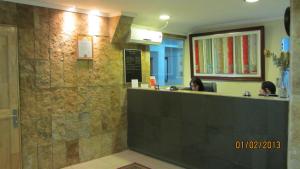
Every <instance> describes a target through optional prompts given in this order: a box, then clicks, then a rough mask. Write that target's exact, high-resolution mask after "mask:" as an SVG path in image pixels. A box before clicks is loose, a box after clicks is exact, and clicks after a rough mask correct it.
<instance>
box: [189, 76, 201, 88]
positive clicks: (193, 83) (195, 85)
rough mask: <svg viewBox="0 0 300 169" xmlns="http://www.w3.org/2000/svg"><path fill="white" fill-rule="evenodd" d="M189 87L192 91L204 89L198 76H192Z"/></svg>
mask: <svg viewBox="0 0 300 169" xmlns="http://www.w3.org/2000/svg"><path fill="white" fill-rule="evenodd" d="M190 88H191V90H193V91H204V85H203V83H202V81H201V79H200V78H199V77H193V78H192V80H191V82H190Z"/></svg>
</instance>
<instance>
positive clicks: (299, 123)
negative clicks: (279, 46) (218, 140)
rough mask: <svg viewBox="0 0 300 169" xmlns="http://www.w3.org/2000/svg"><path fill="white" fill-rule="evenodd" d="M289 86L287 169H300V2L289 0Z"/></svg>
mask: <svg viewBox="0 0 300 169" xmlns="http://www.w3.org/2000/svg"><path fill="white" fill-rule="evenodd" d="M291 19H292V21H291V22H292V24H291V44H292V56H291V77H292V78H291V81H292V82H291V84H292V98H291V102H290V115H289V116H290V118H289V145H288V169H300V67H299V65H300V58H299V57H300V1H299V0H291Z"/></svg>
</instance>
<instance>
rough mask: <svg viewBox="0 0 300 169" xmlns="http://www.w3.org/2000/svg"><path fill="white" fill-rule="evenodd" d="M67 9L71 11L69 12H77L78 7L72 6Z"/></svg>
mask: <svg viewBox="0 0 300 169" xmlns="http://www.w3.org/2000/svg"><path fill="white" fill-rule="evenodd" d="M67 11H69V12H76V7H75V6H72V7H70V8H68V9H67Z"/></svg>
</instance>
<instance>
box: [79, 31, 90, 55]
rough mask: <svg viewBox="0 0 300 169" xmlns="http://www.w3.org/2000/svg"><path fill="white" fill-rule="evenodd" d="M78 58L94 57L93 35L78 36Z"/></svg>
mask: <svg viewBox="0 0 300 169" xmlns="http://www.w3.org/2000/svg"><path fill="white" fill-rule="evenodd" d="M77 55H78V59H93V36H89V35H78V36H77Z"/></svg>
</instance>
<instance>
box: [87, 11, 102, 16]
mask: <svg viewBox="0 0 300 169" xmlns="http://www.w3.org/2000/svg"><path fill="white" fill-rule="evenodd" d="M89 15H95V16H100V12H99V11H98V10H92V11H90V12H89Z"/></svg>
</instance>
